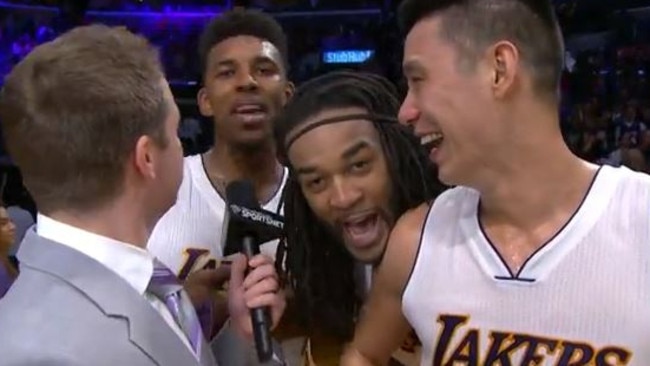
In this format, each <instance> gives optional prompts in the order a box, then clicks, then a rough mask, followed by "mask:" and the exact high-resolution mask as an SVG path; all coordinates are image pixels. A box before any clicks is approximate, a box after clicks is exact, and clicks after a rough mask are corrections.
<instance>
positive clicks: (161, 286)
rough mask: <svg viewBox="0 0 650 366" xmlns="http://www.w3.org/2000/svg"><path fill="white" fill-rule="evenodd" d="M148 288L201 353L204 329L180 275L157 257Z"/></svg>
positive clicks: (195, 350) (196, 351) (193, 346)
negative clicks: (179, 277)
mask: <svg viewBox="0 0 650 366" xmlns="http://www.w3.org/2000/svg"><path fill="white" fill-rule="evenodd" d="M147 290H148V291H149V292H151V293H152V294H154V295H155V296H156V297H158V298H159V299H160V300H162V302H163V303H165V305H166V306H167V309H169V312H170V313H171V314H172V316H173V317H174V320H175V321H176V323H177V324H178V326H179V327H180V328H181V329H182V330H183V332H184V333H185V335H186V336H187V338H188V340H189V341H190V344H191V346H192V349H193V350H194V352H195V353H196V354H197V355H199V354H200V352H201V342H202V340H203V339H202V338H203V331H202V330H201V324H200V322H199V319H198V317H197V315H196V311H195V310H194V307H193V306H192V303H191V302H190V300H189V298H188V297H187V294H185V292H184V291H183V286H182V285H181V283H180V281H179V280H178V277H176V275H174V273H173V272H172V271H171V270H170V269H169V268H167V266H165V265H164V264H163V263H162V262H160V261H158V260H157V259H156V260H154V268H153V276H152V277H151V281H150V282H149V286H148V287H147Z"/></svg>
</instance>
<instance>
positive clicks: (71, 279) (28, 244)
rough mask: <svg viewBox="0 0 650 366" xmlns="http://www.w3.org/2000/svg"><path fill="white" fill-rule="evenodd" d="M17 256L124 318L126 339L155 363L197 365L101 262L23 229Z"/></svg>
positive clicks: (144, 303)
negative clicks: (23, 235) (24, 231)
mask: <svg viewBox="0 0 650 366" xmlns="http://www.w3.org/2000/svg"><path fill="white" fill-rule="evenodd" d="M18 258H19V260H20V262H21V266H28V267H32V268H33V269H36V270H40V271H44V272H48V273H50V274H51V275H53V276H56V277H59V278H60V279H62V280H63V281H65V282H67V283H68V284H69V285H70V286H73V287H75V288H77V289H79V290H80V291H81V292H82V293H83V294H84V295H85V296H86V297H88V299H89V301H92V302H93V303H95V304H96V305H97V306H98V307H99V308H101V310H102V311H103V312H104V313H105V314H106V316H108V317H111V318H116V319H119V320H126V323H127V326H128V337H129V340H130V341H131V342H132V343H133V344H135V345H136V346H137V347H138V348H139V349H141V350H142V351H143V352H144V353H146V354H147V355H148V356H149V357H150V358H151V359H152V360H153V361H154V362H156V363H157V364H159V365H174V366H176V365H184V366H185V365H196V364H197V360H196V358H195V357H194V355H193V354H192V352H191V351H190V350H189V349H188V348H187V347H186V346H185V344H183V342H182V341H181V340H180V339H179V338H178V336H177V335H176V333H175V332H174V331H173V330H172V329H171V328H170V327H169V326H168V325H167V323H165V321H164V319H163V318H162V317H161V315H160V314H159V313H158V312H156V310H155V309H154V308H153V307H152V306H151V304H149V302H148V301H147V300H146V299H145V298H144V297H143V296H140V294H138V293H137V292H136V291H135V289H133V288H132V287H131V286H130V285H129V284H128V283H127V282H126V281H124V280H123V279H122V278H120V277H119V276H118V275H117V274H115V273H114V272H113V271H111V270H109V269H108V268H106V267H105V266H103V265H102V264H101V263H99V262H97V261H95V260H93V259H92V258H90V257H88V256H86V255H84V254H82V253H79V252H77V251H76V250H74V249H71V248H68V247H67V246H64V245H62V244H59V243H55V242H52V241H50V240H47V239H45V238H42V237H40V236H38V235H37V234H36V233H35V232H34V230H33V229H31V230H29V231H28V232H27V234H26V236H25V239H24V240H23V243H22V245H21V247H20V250H19V252H18ZM203 365H212V364H209V363H205V364H203Z"/></svg>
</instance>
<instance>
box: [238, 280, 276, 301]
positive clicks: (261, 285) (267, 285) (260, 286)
mask: <svg viewBox="0 0 650 366" xmlns="http://www.w3.org/2000/svg"><path fill="white" fill-rule="evenodd" d="M279 289H280V286H279V284H278V280H277V278H275V277H266V278H264V279H263V280H262V281H260V282H257V283H256V284H254V285H253V286H251V287H250V288H247V289H245V290H244V300H245V301H248V300H249V299H253V298H255V297H258V296H261V295H263V294H267V293H271V294H273V293H276V292H278V290H279Z"/></svg>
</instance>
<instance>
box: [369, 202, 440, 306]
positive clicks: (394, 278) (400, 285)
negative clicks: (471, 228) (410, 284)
mask: <svg viewBox="0 0 650 366" xmlns="http://www.w3.org/2000/svg"><path fill="white" fill-rule="evenodd" d="M431 204H433V203H424V204H422V205H420V206H418V207H416V208H414V209H412V210H409V211H407V212H406V213H405V214H404V215H402V217H400V218H399V220H398V221H397V223H396V224H395V227H394V228H393V231H392V232H391V235H390V238H389V239H388V245H387V247H386V253H384V258H383V260H382V262H381V264H380V265H379V268H378V270H377V279H378V281H381V282H383V283H384V284H385V285H386V286H387V287H389V288H391V289H392V291H391V292H394V293H395V295H400V296H401V293H402V291H403V289H404V287H405V286H406V282H407V281H408V278H409V277H410V273H411V270H412V268H413V266H414V265H415V259H416V257H417V252H418V248H419V246H420V236H421V233H422V225H424V221H425V220H426V217H427V214H428V212H429V207H430V206H431Z"/></svg>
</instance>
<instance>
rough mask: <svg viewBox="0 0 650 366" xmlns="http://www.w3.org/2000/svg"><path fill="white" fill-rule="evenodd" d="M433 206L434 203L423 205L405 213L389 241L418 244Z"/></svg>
mask: <svg viewBox="0 0 650 366" xmlns="http://www.w3.org/2000/svg"><path fill="white" fill-rule="evenodd" d="M431 205H433V202H427V203H423V204H421V205H420V206H418V207H416V208H414V209H411V210H409V211H407V212H406V213H404V215H402V217H400V218H399V220H397V223H396V224H395V227H394V228H393V232H392V233H391V237H390V239H389V240H390V241H399V242H409V243H414V244H418V243H419V241H420V235H421V233H422V226H423V225H424V221H425V220H426V218H427V214H428V213H429V209H430V207H431Z"/></svg>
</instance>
